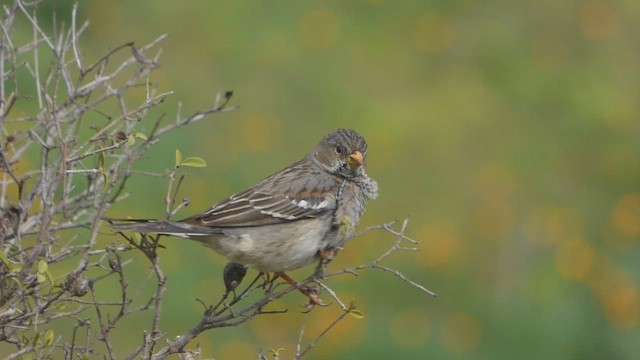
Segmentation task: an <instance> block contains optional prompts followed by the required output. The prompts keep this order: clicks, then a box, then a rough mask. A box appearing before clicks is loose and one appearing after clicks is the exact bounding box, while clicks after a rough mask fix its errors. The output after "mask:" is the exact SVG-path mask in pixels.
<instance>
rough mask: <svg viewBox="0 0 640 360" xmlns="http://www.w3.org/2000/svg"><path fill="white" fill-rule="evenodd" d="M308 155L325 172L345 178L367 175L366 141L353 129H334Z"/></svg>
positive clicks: (354, 179) (356, 178) (355, 178)
mask: <svg viewBox="0 0 640 360" xmlns="http://www.w3.org/2000/svg"><path fill="white" fill-rule="evenodd" d="M310 156H311V158H312V159H313V161H314V162H315V163H316V164H318V165H319V166H321V167H322V168H324V169H325V170H326V171H327V172H329V173H331V174H334V175H337V176H340V177H343V178H345V179H347V180H351V181H357V180H358V179H359V178H362V177H367V175H366V173H365V169H364V168H365V158H366V157H367V142H366V141H365V140H364V138H363V137H362V135H360V134H358V133H357V132H356V131H355V130H351V129H338V130H335V131H334V132H332V133H330V134H329V135H327V136H325V137H324V138H323V139H322V140H321V141H320V143H319V144H318V145H317V146H316V147H315V148H314V149H313V151H312V152H311V154H310Z"/></svg>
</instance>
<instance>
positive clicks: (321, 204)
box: [184, 189, 336, 227]
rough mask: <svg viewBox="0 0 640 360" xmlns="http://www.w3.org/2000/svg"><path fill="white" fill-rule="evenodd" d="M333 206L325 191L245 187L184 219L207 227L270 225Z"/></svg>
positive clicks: (322, 212) (323, 211) (317, 213)
mask: <svg viewBox="0 0 640 360" xmlns="http://www.w3.org/2000/svg"><path fill="white" fill-rule="evenodd" d="M335 208H336V199H335V196H334V195H333V194H328V193H325V192H304V193H296V194H295V195H294V194H267V193H262V192H257V191H255V189H248V190H245V191H243V192H241V193H238V194H235V195H233V196H231V197H230V198H228V199H226V200H223V201H221V202H219V203H217V204H216V205H214V206H213V207H212V208H211V209H210V210H209V211H207V212H205V213H203V214H200V215H196V216H194V217H191V218H189V219H186V220H184V222H186V223H191V224H197V225H200V226H208V227H238V226H243V227H244V226H260V225H271V224H280V223H284V222H289V221H296V220H300V219H305V218H307V219H308V218H315V217H319V216H323V215H325V214H327V213H328V212H331V211H333V210H334V209H335Z"/></svg>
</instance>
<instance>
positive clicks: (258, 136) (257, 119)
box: [236, 113, 282, 152]
mask: <svg viewBox="0 0 640 360" xmlns="http://www.w3.org/2000/svg"><path fill="white" fill-rule="evenodd" d="M236 126H237V127H238V129H237V130H238V131H237V132H236V133H237V134H239V135H240V137H241V139H242V141H241V142H240V144H242V145H240V146H241V147H242V150H245V151H251V152H263V151H268V150H271V149H273V148H274V147H275V146H277V145H280V144H281V143H282V122H281V121H280V119H278V118H277V117H275V116H274V115H272V114H270V113H252V114H248V115H247V116H245V117H243V118H242V119H240V120H238V121H237V122H236Z"/></svg>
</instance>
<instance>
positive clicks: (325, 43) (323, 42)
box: [298, 10, 339, 50]
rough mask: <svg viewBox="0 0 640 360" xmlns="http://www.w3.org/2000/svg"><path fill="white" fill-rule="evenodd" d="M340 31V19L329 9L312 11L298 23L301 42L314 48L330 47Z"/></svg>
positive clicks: (323, 48)
mask: <svg viewBox="0 0 640 360" xmlns="http://www.w3.org/2000/svg"><path fill="white" fill-rule="evenodd" d="M338 32H339V28H338V19H337V18H336V15H335V14H333V13H331V12H328V11H322V10H314V11H310V12H308V13H306V14H304V16H302V19H300V22H299V23H298V34H299V38H300V42H301V43H302V45H303V46H305V47H307V48H309V49H313V50H326V49H328V48H330V47H331V46H332V45H333V44H334V43H335V42H336V39H337V38H338Z"/></svg>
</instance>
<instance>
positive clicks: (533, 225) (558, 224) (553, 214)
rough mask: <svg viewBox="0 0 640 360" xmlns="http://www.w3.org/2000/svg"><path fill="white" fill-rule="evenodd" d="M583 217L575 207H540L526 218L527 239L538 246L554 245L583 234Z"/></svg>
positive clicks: (580, 236)
mask: <svg viewBox="0 0 640 360" xmlns="http://www.w3.org/2000/svg"><path fill="white" fill-rule="evenodd" d="M584 227H585V225H584V217H583V215H582V214H581V213H580V212H579V211H578V210H577V209H575V208H559V207H542V208H538V209H535V210H534V211H532V212H531V213H530V214H529V215H528V216H527V219H526V223H525V233H526V236H527V239H528V240H530V241H532V242H533V243H535V244H537V245H540V246H554V245H557V244H559V243H560V242H561V241H563V240H567V239H575V238H582V237H583V236H584Z"/></svg>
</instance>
